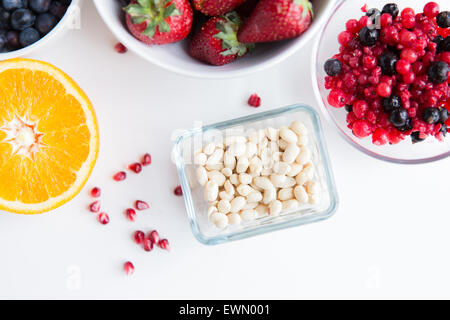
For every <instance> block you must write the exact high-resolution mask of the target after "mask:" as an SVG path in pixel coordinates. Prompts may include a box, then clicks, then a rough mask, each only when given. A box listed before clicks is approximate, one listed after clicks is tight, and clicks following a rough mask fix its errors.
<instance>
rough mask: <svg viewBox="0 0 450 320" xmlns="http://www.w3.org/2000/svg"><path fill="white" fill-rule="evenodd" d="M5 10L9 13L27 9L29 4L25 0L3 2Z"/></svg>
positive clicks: (4, 0)
mask: <svg viewBox="0 0 450 320" xmlns="http://www.w3.org/2000/svg"><path fill="white" fill-rule="evenodd" d="M2 5H3V8H5V9H6V10H8V11H12V10H15V9H20V8H25V7H26V6H27V3H26V2H25V1H23V0H2Z"/></svg>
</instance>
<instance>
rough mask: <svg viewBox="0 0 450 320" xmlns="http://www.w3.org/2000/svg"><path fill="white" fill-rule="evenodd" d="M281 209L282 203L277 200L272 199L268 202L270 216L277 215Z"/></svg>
mask: <svg viewBox="0 0 450 320" xmlns="http://www.w3.org/2000/svg"><path fill="white" fill-rule="evenodd" d="M282 210H283V204H282V203H281V201H279V200H274V201H272V202H271V203H270V204H269V215H270V216H271V217H276V216H278V215H279V214H280V213H281V211H282Z"/></svg>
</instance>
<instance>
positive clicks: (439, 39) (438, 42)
mask: <svg viewBox="0 0 450 320" xmlns="http://www.w3.org/2000/svg"><path fill="white" fill-rule="evenodd" d="M432 42H434V43H436V53H440V52H442V44H443V42H444V37H443V36H441V35H437V36H436V37H435V38H434V39H433V40H432Z"/></svg>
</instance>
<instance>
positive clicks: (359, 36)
mask: <svg viewBox="0 0 450 320" xmlns="http://www.w3.org/2000/svg"><path fill="white" fill-rule="evenodd" d="M363 12H365V14H364V15H363V16H362V17H360V18H359V20H356V19H350V20H348V21H347V23H346V25H345V28H346V30H345V31H342V32H341V33H340V34H339V36H338V42H339V44H340V48H339V53H338V54H335V55H334V56H333V57H332V58H331V59H329V60H327V61H326V62H325V65H324V69H325V72H326V73H327V76H326V77H325V88H326V89H329V90H330V92H329V94H328V103H329V104H330V105H331V106H333V107H336V108H342V107H345V110H346V111H347V112H348V113H347V118H346V121H347V126H348V128H349V129H351V130H352V132H353V134H354V135H355V136H356V137H358V138H365V137H368V136H371V137H372V142H373V143H374V144H375V145H385V144H387V143H390V144H396V143H399V142H401V141H402V140H404V139H405V138H406V137H407V136H410V139H411V141H412V143H417V142H421V141H423V140H425V139H426V138H427V137H429V136H434V137H435V138H436V139H438V140H439V141H442V140H443V139H444V137H445V135H446V134H447V126H448V125H450V120H448V118H449V110H450V89H449V83H450V68H449V65H450V37H449V35H450V12H449V11H440V8H439V5H438V4H437V3H435V2H429V3H427V4H426V5H425V7H424V9H423V13H415V12H414V10H413V9H411V8H405V9H403V10H402V11H400V9H399V8H398V6H397V5H396V4H395V3H389V4H386V5H385V6H384V7H383V8H381V10H380V9H377V8H371V9H367V8H364V7H363Z"/></svg>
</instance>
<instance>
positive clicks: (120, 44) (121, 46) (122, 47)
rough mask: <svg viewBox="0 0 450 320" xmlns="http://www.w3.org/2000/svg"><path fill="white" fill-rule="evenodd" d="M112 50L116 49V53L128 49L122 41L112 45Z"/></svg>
mask: <svg viewBox="0 0 450 320" xmlns="http://www.w3.org/2000/svg"><path fill="white" fill-rule="evenodd" d="M114 50H116V52H117V53H125V52H127V51H128V49H127V47H125V46H124V45H123V44H122V43H120V42H118V43H117V44H116V45H115V46H114Z"/></svg>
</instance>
